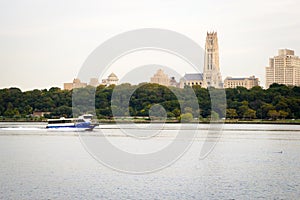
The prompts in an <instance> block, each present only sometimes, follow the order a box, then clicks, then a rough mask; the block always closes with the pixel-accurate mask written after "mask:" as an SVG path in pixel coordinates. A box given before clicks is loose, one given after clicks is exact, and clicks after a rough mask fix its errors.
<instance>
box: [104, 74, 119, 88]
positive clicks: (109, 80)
mask: <svg viewBox="0 0 300 200" xmlns="http://www.w3.org/2000/svg"><path fill="white" fill-rule="evenodd" d="M118 81H119V78H118V77H117V75H116V74H114V73H111V74H110V75H109V76H108V77H107V79H102V83H101V84H102V85H106V86H108V85H117V84H118Z"/></svg>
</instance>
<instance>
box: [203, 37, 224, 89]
mask: <svg viewBox="0 0 300 200" xmlns="http://www.w3.org/2000/svg"><path fill="white" fill-rule="evenodd" d="M204 59H205V60H204V68H203V79H204V80H205V82H206V84H207V86H208V87H215V88H222V87H223V84H222V76H221V72H220V66H219V45H218V35H217V32H212V33H207V36H206V42H205V58H204Z"/></svg>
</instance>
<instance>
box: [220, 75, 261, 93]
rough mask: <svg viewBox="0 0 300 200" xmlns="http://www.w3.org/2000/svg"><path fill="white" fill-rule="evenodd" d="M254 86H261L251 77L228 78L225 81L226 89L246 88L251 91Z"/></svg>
mask: <svg viewBox="0 0 300 200" xmlns="http://www.w3.org/2000/svg"><path fill="white" fill-rule="evenodd" d="M254 86H259V80H258V78H255V76H250V77H249V78H232V77H226V78H225V80H224V88H236V87H244V88H247V89H248V90H249V89H251V88H253V87H254Z"/></svg>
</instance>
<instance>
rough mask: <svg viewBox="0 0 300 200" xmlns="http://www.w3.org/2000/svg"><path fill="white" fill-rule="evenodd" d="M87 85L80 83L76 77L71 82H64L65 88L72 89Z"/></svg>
mask: <svg viewBox="0 0 300 200" xmlns="http://www.w3.org/2000/svg"><path fill="white" fill-rule="evenodd" d="M86 86H87V83H82V82H81V81H80V80H79V79H78V78H75V79H74V80H73V83H64V89H65V90H72V89H75V88H84V87H86Z"/></svg>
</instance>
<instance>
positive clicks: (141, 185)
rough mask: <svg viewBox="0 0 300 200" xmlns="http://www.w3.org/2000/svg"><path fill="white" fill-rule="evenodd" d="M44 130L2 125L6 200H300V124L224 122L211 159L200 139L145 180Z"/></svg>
mask: <svg viewBox="0 0 300 200" xmlns="http://www.w3.org/2000/svg"><path fill="white" fill-rule="evenodd" d="M44 126H45V124H32V123H30V124H29V123H21V124H20V123H0V199H260V198H261V199H299V198H300V126H299V125H224V130H223V133H222V136H221V139H220V141H219V142H218V144H217V145H216V147H215V149H214V150H213V151H212V152H211V154H209V156H208V157H207V158H206V159H204V160H199V153H200V152H199V146H200V144H201V143H203V141H204V139H205V137H204V136H203V135H201V134H200V135H197V137H196V139H195V141H194V142H193V145H192V147H191V148H190V149H189V150H188V151H187V152H186V154H184V156H183V157H181V158H180V159H179V160H178V161H177V162H176V163H174V164H173V165H171V166H170V167H168V168H165V169H163V170H161V171H158V172H155V173H150V174H143V175H132V174H125V173H120V172H117V171H114V170H111V169H109V168H107V167H105V166H103V165H102V164H100V163H99V162H97V161H96V160H95V159H93V158H92V157H91V156H90V154H89V153H88V152H87V151H86V150H85V149H84V147H83V146H82V144H81V142H80V139H79V137H78V134H77V133H75V132H49V131H47V130H45V129H43V127H44ZM178 126H179V125H178V124H168V125H166V126H165V127H164V129H165V130H163V134H164V135H165V136H164V137H158V138H157V139H156V140H154V141H149V143H148V144H146V145H145V148H147V147H150V146H151V147H153V146H155V145H157V144H160V143H162V142H163V141H164V142H166V141H167V142H168V140H171V139H172V134H173V132H175V130H176V129H178ZM186 126H187V131H188V126H189V125H186ZM102 128H103V131H104V132H105V133H106V134H107V135H109V137H110V140H111V142H112V143H115V144H120V145H123V147H124V148H126V145H127V146H128V148H129V146H131V147H132V143H130V142H129V138H128V137H125V136H124V135H123V134H121V132H120V130H119V129H118V128H117V127H116V126H115V125H102ZM130 128H131V127H128V129H130ZM207 128H208V126H207V125H201V126H200V129H203V130H206V129H207ZM99 131H100V130H99V129H96V130H95V131H93V134H95V135H97V133H99ZM129 151H130V148H129Z"/></svg>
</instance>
